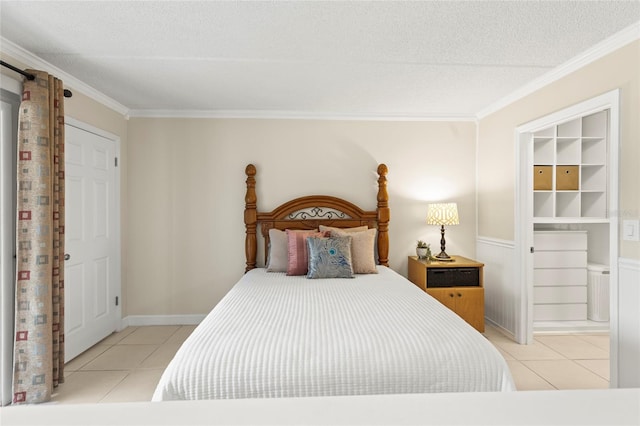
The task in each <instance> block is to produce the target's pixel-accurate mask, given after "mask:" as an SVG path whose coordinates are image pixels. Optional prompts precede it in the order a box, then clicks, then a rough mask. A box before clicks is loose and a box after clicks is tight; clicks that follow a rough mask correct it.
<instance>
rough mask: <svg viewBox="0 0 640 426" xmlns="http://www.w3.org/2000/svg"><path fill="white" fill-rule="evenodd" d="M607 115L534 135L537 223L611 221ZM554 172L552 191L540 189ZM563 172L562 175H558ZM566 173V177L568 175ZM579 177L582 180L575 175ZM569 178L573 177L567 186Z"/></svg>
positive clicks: (566, 123)
mask: <svg viewBox="0 0 640 426" xmlns="http://www.w3.org/2000/svg"><path fill="white" fill-rule="evenodd" d="M608 121H609V117H608V110H603V111H599V112H596V113H594V114H590V115H586V116H583V117H578V118H574V119H572V120H569V121H566V122H564V123H559V124H557V125H554V126H551V127H547V128H545V129H542V130H540V131H538V132H535V133H534V134H533V164H534V167H535V168H536V170H537V173H534V187H542V188H545V190H534V194H533V216H534V220H535V221H537V222H546V223H549V222H554V221H556V220H560V221H562V220H568V219H585V220H596V221H600V220H603V219H607V218H608V211H607V189H608V182H607V163H608V144H607V136H606V135H607V129H608ZM539 166H551V167H546V168H545V167H543V168H542V169H544V170H545V172H548V173H551V177H549V176H548V175H547V176H546V178H547V179H550V180H551V188H550V189H547V188H548V187H545V186H540V185H535V183H536V182H538V179H543V176H542V174H543V172H542V171H540V167H539ZM559 173H560V174H562V176H559ZM565 174H566V175H565ZM576 174H577V176H575V175H576ZM567 177H572V178H573V179H570V183H569V184H567V179H566V178H567Z"/></svg>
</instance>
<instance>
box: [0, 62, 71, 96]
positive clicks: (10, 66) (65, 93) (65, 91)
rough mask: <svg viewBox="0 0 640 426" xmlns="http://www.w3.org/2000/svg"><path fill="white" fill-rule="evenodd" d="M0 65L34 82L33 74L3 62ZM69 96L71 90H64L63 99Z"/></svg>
mask: <svg viewBox="0 0 640 426" xmlns="http://www.w3.org/2000/svg"><path fill="white" fill-rule="evenodd" d="M0 65H2V66H3V67H7V68H9V69H10V70H12V71H15V72H17V73H18V74H21V75H23V76H24V77H25V78H26V79H27V80H35V79H36V76H35V75H33V74H30V73H28V72H26V71H23V70H21V69H20V68H16V67H14V66H13V65H11V64H8V63H6V62H5V61H0ZM71 96H73V93H71V90H69V89H64V97H65V98H70V97H71Z"/></svg>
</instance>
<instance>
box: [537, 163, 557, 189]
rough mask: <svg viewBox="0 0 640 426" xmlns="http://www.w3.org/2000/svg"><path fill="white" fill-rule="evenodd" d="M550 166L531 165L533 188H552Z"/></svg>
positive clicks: (551, 169) (551, 170)
mask: <svg viewBox="0 0 640 426" xmlns="http://www.w3.org/2000/svg"><path fill="white" fill-rule="evenodd" d="M552 173H553V168H552V167H551V166H533V189H534V190H537V191H550V190H551V189H552V187H553V186H552V183H551V182H552V176H551V175H552Z"/></svg>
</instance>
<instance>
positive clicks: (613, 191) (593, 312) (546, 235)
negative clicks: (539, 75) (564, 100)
mask: <svg viewBox="0 0 640 426" xmlns="http://www.w3.org/2000/svg"><path fill="white" fill-rule="evenodd" d="M618 99H619V93H618V90H615V91H612V92H608V93H605V94H603V95H601V96H598V97H596V98H593V99H590V100H587V101H585V102H582V103H579V104H577V105H574V106H572V107H569V108H566V109H564V110H561V111H558V112H556V113H553V114H550V115H548V116H546V117H542V118H540V119H537V120H535V121H532V122H530V123H527V124H524V125H522V126H520V127H519V128H518V129H516V155H517V161H518V172H517V179H518V182H516V218H517V224H518V225H517V226H516V232H515V234H516V235H515V237H516V238H515V249H516V252H517V255H516V259H517V266H516V267H517V270H518V271H521V273H520V274H519V280H520V283H519V284H520V285H519V299H520V303H519V304H518V307H519V312H517V313H516V320H517V321H518V326H517V328H516V339H517V340H518V342H520V343H526V344H531V343H533V336H534V332H535V333H543V332H546V333H549V332H594V331H595V332H598V331H600V332H607V331H608V332H609V336H610V342H611V343H610V360H611V361H610V363H611V366H610V367H611V368H610V370H611V385H612V387H617V383H616V378H617V351H616V348H617V329H618V320H617V314H618V306H617V297H618V294H617V283H618V264H617V263H618V238H619V237H618V204H619V203H618V163H619V159H618V145H619V107H618ZM605 281H606V287H608V289H607V290H608V291H606V294H604V297H603V295H602V288H603V287H605ZM597 290H600V293H597ZM596 296H599V297H597V298H596ZM596 299H597V300H596ZM603 299H606V300H603ZM606 308H608V309H606ZM607 311H608V312H607ZM605 314H608V315H605Z"/></svg>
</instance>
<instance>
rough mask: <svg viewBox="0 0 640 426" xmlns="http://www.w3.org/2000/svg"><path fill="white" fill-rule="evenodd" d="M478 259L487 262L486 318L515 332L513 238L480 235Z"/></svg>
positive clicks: (511, 332) (485, 277) (485, 275)
mask: <svg viewBox="0 0 640 426" xmlns="http://www.w3.org/2000/svg"><path fill="white" fill-rule="evenodd" d="M476 260H477V261H479V262H482V263H484V309H485V311H484V313H485V318H486V319H487V320H488V321H489V322H491V323H493V324H495V325H496V326H498V327H500V328H502V329H503V331H506V332H507V333H509V334H511V335H515V334H516V324H517V322H516V307H517V306H518V298H517V295H518V288H517V286H518V282H517V281H516V280H515V279H514V278H515V275H514V274H515V271H514V265H515V246H514V243H513V241H505V240H498V239H494V238H485V237H478V238H477V239H476Z"/></svg>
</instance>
